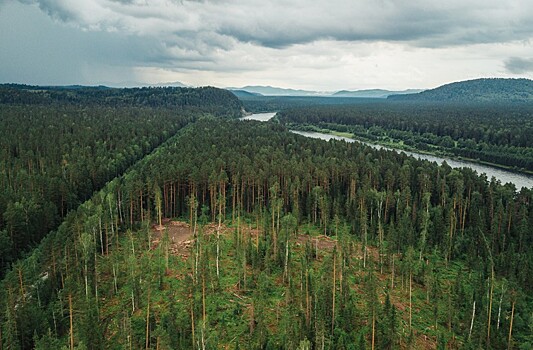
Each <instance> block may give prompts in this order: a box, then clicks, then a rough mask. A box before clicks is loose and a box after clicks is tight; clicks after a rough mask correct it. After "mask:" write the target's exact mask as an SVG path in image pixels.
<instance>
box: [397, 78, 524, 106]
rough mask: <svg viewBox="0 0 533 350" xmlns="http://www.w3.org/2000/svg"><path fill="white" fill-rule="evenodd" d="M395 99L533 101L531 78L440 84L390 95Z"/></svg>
mask: <svg viewBox="0 0 533 350" xmlns="http://www.w3.org/2000/svg"><path fill="white" fill-rule="evenodd" d="M388 99H390V100H396V101H443V102H488V101H492V102H506V101H510V102H533V80H530V79H503V78H483V79H475V80H467V81H460V82H455V83H450V84H446V85H442V86H440V87H437V88H435V89H431V90H426V91H423V92H420V93H418V94H412V95H391V96H389V97H388Z"/></svg>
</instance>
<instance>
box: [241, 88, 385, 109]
mask: <svg viewBox="0 0 533 350" xmlns="http://www.w3.org/2000/svg"><path fill="white" fill-rule="evenodd" d="M237 94H238V96H239V99H240V100H241V101H242V104H243V106H244V109H246V111H248V112H253V113H262V112H277V111H281V110H285V109H289V108H299V107H309V106H336V105H358V104H366V103H375V102H376V100H377V99H375V98H358V97H357V98H354V97H326V96H254V95H251V94H250V95H247V96H246V95H244V94H242V93H240V94H239V93H237Z"/></svg>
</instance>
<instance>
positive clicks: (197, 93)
mask: <svg viewBox="0 0 533 350" xmlns="http://www.w3.org/2000/svg"><path fill="white" fill-rule="evenodd" d="M0 103H1V104H17V105H18V104H24V105H28V104H30V105H52V104H53V105H58V104H61V105H97V106H100V107H152V108H179V109H193V110H196V109H198V110H200V111H205V112H208V113H212V114H215V115H228V114H229V115H234V116H240V113H241V106H242V104H241V102H240V101H239V100H238V99H237V97H235V95H233V94H232V93H231V92H229V91H227V90H222V89H217V88H214V87H210V86H208V87H201V88H180V87H143V88H131V89H117V88H109V87H105V86H94V87H85V86H77V85H76V86H61V87H55V86H53V87H42V86H28V85H19V84H4V85H0Z"/></svg>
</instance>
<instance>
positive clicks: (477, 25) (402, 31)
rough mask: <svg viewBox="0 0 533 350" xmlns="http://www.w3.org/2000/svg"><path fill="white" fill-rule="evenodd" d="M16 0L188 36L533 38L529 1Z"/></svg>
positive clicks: (428, 43) (279, 41) (270, 41)
mask: <svg viewBox="0 0 533 350" xmlns="http://www.w3.org/2000/svg"><path fill="white" fill-rule="evenodd" d="M20 1H24V2H26V3H27V2H34V3H37V4H38V5H39V7H40V8H41V9H42V10H43V11H44V12H46V13H47V14H49V15H50V16H52V17H53V18H55V19H59V20H62V21H65V22H69V23H74V24H76V25H78V26H80V27H81V28H85V29H89V30H95V29H96V30H110V31H114V30H125V31H129V32H132V33H136V34H141V35H146V34H148V35H149V34H154V35H157V34H162V33H166V34H171V33H174V35H177V36H182V35H183V36H186V37H187V38H189V39H192V40H193V41H202V40H205V37H206V36H205V33H206V32H209V33H211V34H216V35H221V36H229V37H232V38H234V39H235V40H237V41H241V42H252V43H255V44H258V45H262V46H266V47H274V48H283V47H287V46H290V45H294V44H302V43H309V42H313V41H316V40H321V39H331V40H342V41H374V40H383V41H402V42H407V43H409V44H410V45H413V46H421V47H439V46H453V45H463V44H475V43H497V42H507V41H510V40H526V39H529V38H531V37H532V36H533V21H531V13H533V2H531V1H530V0H513V1H507V2H502V1H499V0H484V1H482V0H472V1H459V0H450V1H446V2H442V1H436V0H414V1H403V0H377V1H376V0H358V1H353V0H330V1H323V2H322V1H308V0H305V1H304V0H294V1H291V2H287V1H284V0H283V1H282V0H271V1H264V0H261V1H260V0H248V1H246V2H243V1H240V0H222V1H220V0H205V1H187V0H182V1H175V2H168V1H162V0H154V1H152V2H150V3H149V4H150V5H148V3H147V2H145V1H138V0H102V1H94V0H79V1H76V2H67V1H61V0H20ZM170 40H172V39H170ZM207 43H208V44H209V43H210V42H209V41H207Z"/></svg>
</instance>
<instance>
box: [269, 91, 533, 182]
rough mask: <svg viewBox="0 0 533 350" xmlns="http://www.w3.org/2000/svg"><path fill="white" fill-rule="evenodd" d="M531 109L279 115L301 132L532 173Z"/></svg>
mask: <svg viewBox="0 0 533 350" xmlns="http://www.w3.org/2000/svg"><path fill="white" fill-rule="evenodd" d="M532 107H533V105H532V104H525V103H524V104H520V103H519V104H517V103H483V104H481V103H461V104H458V103H455V104H450V103H441V102H425V103H424V102H419V103H414V102H409V103H407V102H396V103H394V102H389V101H387V102H381V103H380V102H369V103H359V104H357V105H342V106H308V107H300V108H292V109H288V110H284V111H282V112H280V113H278V116H279V117H278V118H279V120H280V121H281V122H282V123H283V124H285V125H287V126H290V127H291V128H295V129H301V130H306V129H307V130H317V129H318V130H333V131H337V132H343V133H349V134H352V135H353V136H354V137H355V138H358V139H363V140H368V141H372V142H379V143H384V144H390V145H393V146H395V147H398V146H400V147H406V148H409V149H414V150H418V151H426V152H431V153H440V154H445V155H452V156H461V157H465V158H469V159H473V160H481V161H484V162H488V163H492V164H497V165H503V166H507V167H511V168H514V169H516V170H526V171H529V172H531V171H533V138H532V137H531V135H533V108H532Z"/></svg>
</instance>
